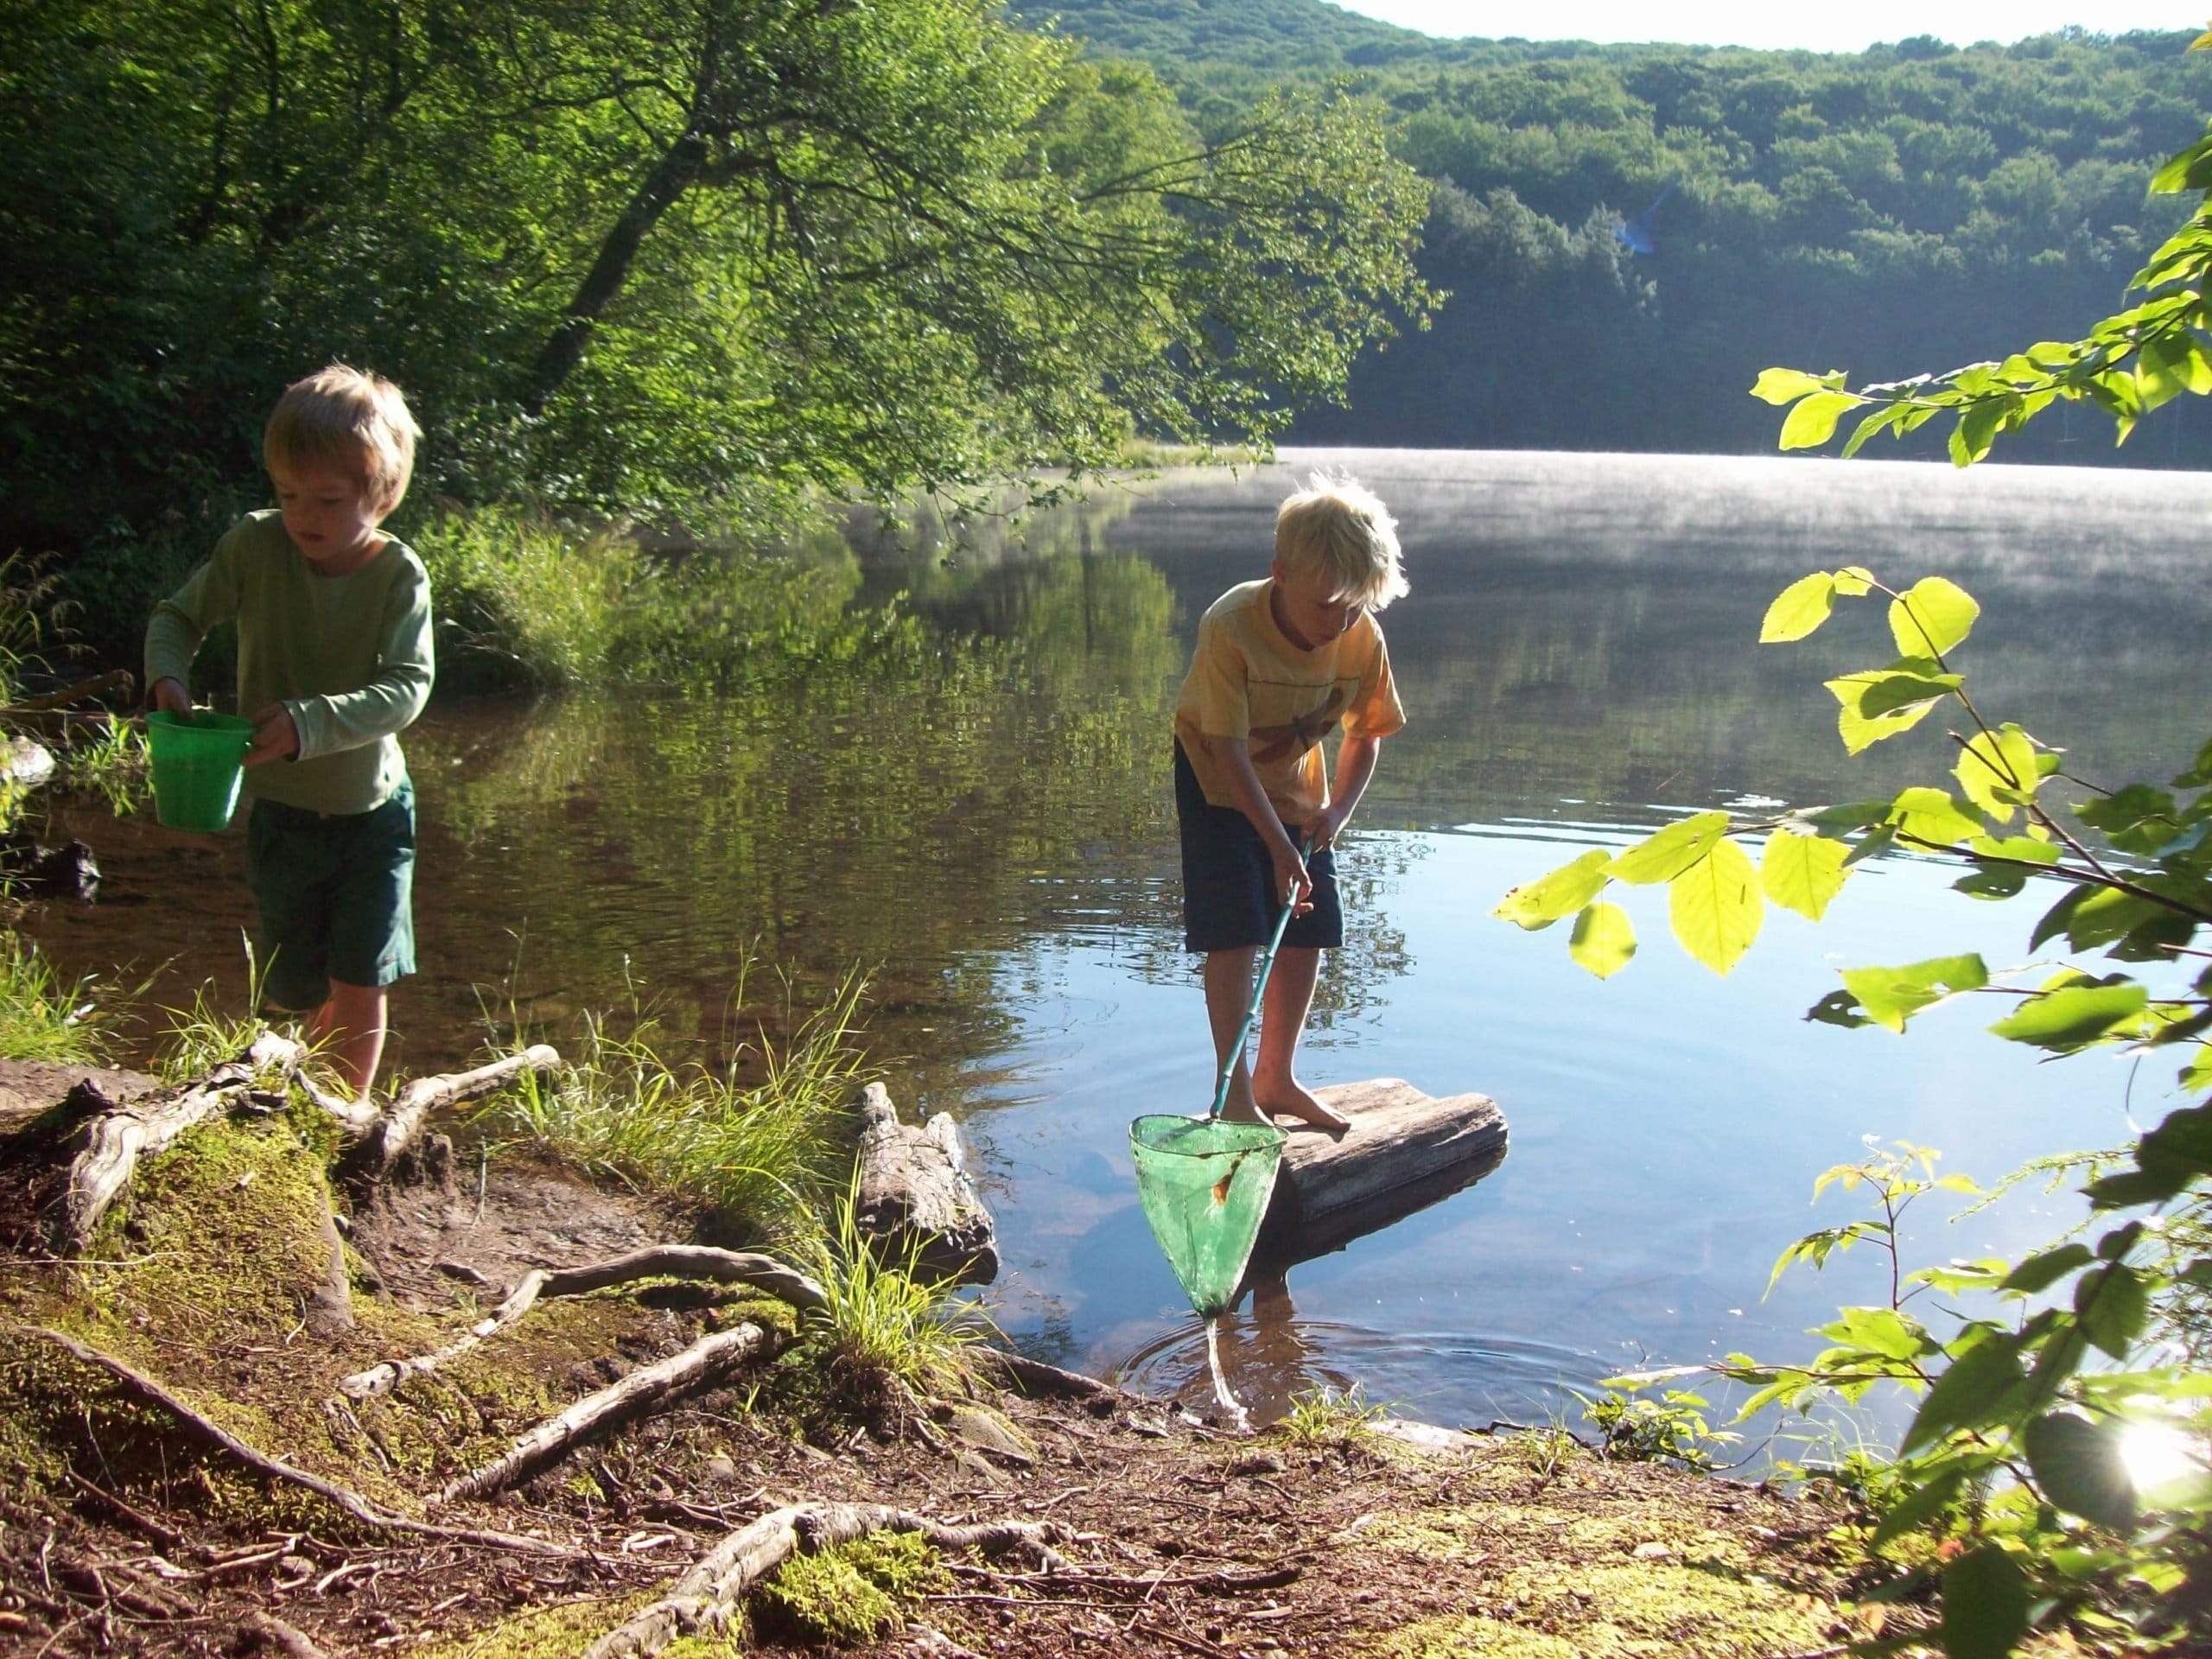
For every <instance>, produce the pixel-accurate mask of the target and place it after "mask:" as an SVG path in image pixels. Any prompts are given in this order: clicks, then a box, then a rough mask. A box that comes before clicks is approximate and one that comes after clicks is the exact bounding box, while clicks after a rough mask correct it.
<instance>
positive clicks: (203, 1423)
mask: <svg viewBox="0 0 2212 1659" xmlns="http://www.w3.org/2000/svg"><path fill="white" fill-rule="evenodd" d="M14 1328H15V1329H16V1330H18V1331H21V1332H24V1333H26V1334H28V1335H30V1336H35V1337H39V1338H43V1339H44V1340H46V1341H48V1342H51V1343H54V1344H57V1345H58V1346H60V1347H62V1348H66V1349H67V1350H68V1351H69V1352H70V1353H71V1354H73V1356H75V1357H76V1358H77V1359H79V1361H81V1362H82V1363H85V1364H86V1365H90V1366H92V1367H94V1368H96V1369H98V1370H103V1371H105V1372H106V1373H107V1374H108V1375H109V1376H112V1377H114V1378H115V1379H116V1381H118V1383H121V1384H122V1385H123V1388H124V1392H125V1393H127V1394H128V1395H130V1396H131V1398H133V1399H135V1400H137V1401H139V1402H142V1403H143V1404H146V1405H149V1406H152V1407H153V1408H155V1409H156V1410H157V1411H160V1412H162V1413H163V1414H166V1415H167V1416H168V1417H169V1418H170V1419H171V1420H172V1421H175V1423H176V1425H177V1426H178V1427H180V1428H181V1429H183V1430H184V1431H185V1433H187V1434H188V1435H189V1436H190V1437H191V1438H192V1439H194V1440H197V1441H199V1442H200V1444H201V1445H203V1446H207V1447H208V1448H209V1449H210V1450H211V1451H214V1452H219V1453H220V1454H222V1455H223V1456H225V1457H227V1458H229V1459H231V1460H232V1462H234V1463H238V1464H240V1465H243V1466H245V1468H247V1469H250V1470H251V1471H253V1472H254V1473H256V1474H257V1475H260V1476H261V1477H263V1478H264V1479H268V1480H275V1481H282V1482H284V1483H286V1484H289V1485H293V1486H299V1487H303V1488H304V1489H306V1490H307V1491H310V1492H313V1493H315V1495H316V1496H317V1497H323V1498H327V1499H328V1500H329V1501H330V1502H331V1503H334V1504H336V1505H337V1506H338V1507H339V1508H340V1509H341V1510H344V1511H345V1512H346V1514H347V1515H349V1516H353V1519H355V1520H356V1521H359V1522H361V1523H362V1524H363V1525H364V1526H370V1527H378V1528H383V1529H389V1530H391V1531H395V1532H410V1533H415V1534H418V1535H421V1536H423V1537H426V1538H442V1539H445V1540H447V1541H449V1542H453V1543H463V1544H481V1545H484V1546H486V1547H487V1548H493V1549H514V1550H521V1551H524V1552H525V1553H527V1554H533V1555H557V1556H560V1557H562V1558H563V1559H564V1560H579V1559H590V1552H589V1551H588V1550H582V1549H578V1548H575V1547H574V1546H573V1545H569V1544H556V1543H552V1542H550V1541H547V1540H545V1539H543V1538H524V1537H519V1536H517V1535H515V1534H513V1533H506V1532H486V1531H480V1530H479V1529H475V1528H472V1527H443V1526H439V1525H437V1524H436V1523H435V1522H429V1521H414V1520H410V1519H409V1518H408V1517H407V1516H404V1515H393V1514H391V1513H390V1512H389V1511H387V1510H380V1509H378V1507H377V1506H376V1505H375V1504H373V1503H370V1502H369V1500H368V1499H367V1498H365V1497H362V1496H361V1495H360V1494H359V1492H357V1491H353V1490H352V1489H351V1488H350V1487H346V1486H340V1485H339V1484H337V1483H336V1482H335V1481H329V1480H325V1479H324V1478H322V1477H321V1475H313V1474H309V1473H308V1471H306V1470H304V1469H296V1468H294V1467H293V1466H292V1465H290V1464H289V1463H285V1462H283V1461H282V1460H281V1459H277V1458H272V1457H270V1455H269V1454H268V1453H267V1452H260V1451H257V1450H256V1449H255V1448H254V1447H252V1446H248V1445H247V1444H246V1443H245V1441H244V1440H240V1439H239V1438H238V1436H237V1435H235V1434H233V1433H231V1431H230V1430H228V1429H227V1428H225V1427H223V1426H222V1425H221V1424H219V1423H218V1422H216V1421H213V1419H211V1418H208V1417H206V1416H203V1415H201V1414H200V1413H199V1412H197V1411H194V1409H193V1408H191V1407H190V1406H188V1405H186V1404H185V1403H184V1402H183V1401H181V1400H180V1399H178V1398H177V1397H176V1396H175V1395H173V1394H171V1393H170V1392H169V1391H168V1389H165V1388H163V1387H162V1385H161V1384H160V1383H156V1382H155V1381H154V1379H153V1378H151V1377H150V1376H146V1375H145V1374H144V1373H143V1372H142V1371H138V1370H133V1369H132V1368H131V1367H130V1366H129V1365H126V1364H124V1363H123V1361H121V1360H119V1359H118V1358H116V1357H114V1356H113V1355H112V1354H105V1353H102V1352H101V1351H99V1349H97V1348H93V1347H91V1346H89V1345H87V1344H85V1343H81V1342H79V1341H78V1340H77V1339H76V1338H74V1337H72V1336H68V1335H67V1334H65V1333H64V1332H60V1331H54V1330H49V1329H48V1328H47V1327H46V1326H44V1325H17V1326H16V1327H14Z"/></svg>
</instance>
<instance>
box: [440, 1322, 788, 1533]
mask: <svg viewBox="0 0 2212 1659" xmlns="http://www.w3.org/2000/svg"><path fill="white" fill-rule="evenodd" d="M772 1347H773V1344H772V1339H771V1338H770V1337H769V1335H768V1333H767V1332H766V1331H763V1330H762V1329H761V1328H760V1326H759V1325H732V1326H731V1327H730V1328H729V1329H728V1330H727V1331H717V1332H713V1333H711V1334H710V1335H708V1336H704V1337H702V1338H699V1340H698V1341H696V1342H695V1343H693V1344H691V1345H690V1347H689V1348H686V1349H685V1350H683V1352H681V1353H679V1354H671V1356H670V1357H668V1358H666V1359H664V1360H658V1361H656V1362H655V1363H652V1364H651V1365H641V1366H639V1368H638V1369H637V1370H634V1371H632V1372H631V1373H630V1374H629V1376H626V1377H624V1378H623V1379H622V1380H621V1381H620V1383H615V1384H613V1386H612V1387H611V1388H605V1389H600V1390H599V1392H598V1393H596V1394H590V1395H585V1396H584V1397H583V1398H582V1399H581V1400H579V1401H577V1402H575V1404H574V1405H572V1406H570V1407H569V1408H568V1409H567V1410H566V1411H563V1412H561V1413H559V1414H556V1415H555V1416H551V1417H549V1418H547V1419H546V1420H545V1421H543V1422H542V1423H540V1424H538V1425H537V1427H535V1428H533V1429H531V1431H530V1433H527V1434H525V1435H524V1436H523V1437H522V1438H521V1439H520V1440H517V1441H516V1442H515V1443H514V1444H513V1445H512V1446H509V1447H508V1448H507V1450H506V1451H505V1452H503V1453H501V1454H500V1455H499V1457H497V1458H495V1459H493V1460H492V1461H491V1462H490V1463H487V1464H486V1465H484V1466H483V1467H482V1468H480V1469H474V1470H471V1471H469V1472H468V1473H467V1474H465V1475H463V1476H462V1477H461V1478H460V1479H459V1480H456V1481H453V1482H451V1483H449V1484H448V1485H447V1486H446V1487H445V1488H444V1490H442V1491H440V1492H439V1493H438V1495H437V1496H436V1497H434V1498H432V1499H431V1500H430V1501H431V1502H432V1503H454V1502H455V1501H456V1500H458V1499H461V1498H464V1497H488V1496H490V1495H491V1494H492V1493H493V1492H499V1491H505V1490H506V1489H507V1488H508V1487H510V1486H518V1485H520V1484H522V1483H523V1482H524V1481H526V1480H528V1479H529V1478H531V1476H533V1475H536V1474H539V1473H542V1472H543V1471H545V1470H547V1469H550V1467H552V1465H555V1464H556V1463H558V1462H559V1461H560V1460H561V1459H563V1458H565V1457H567V1456H568V1455H569V1452H572V1451H574V1450H575V1448H576V1447H577V1446H581V1445H582V1444H583V1443H584V1442H585V1441H586V1440H590V1439H591V1438H592V1437H594V1435H598V1434H603V1433H607V1431H608V1430H610V1429H613V1428H617V1427H620V1426H621V1425H622V1424H624V1423H626V1422H629V1421H632V1420H633V1419H635V1418H639V1417H644V1416H647V1415H650V1414H652V1412H653V1411H654V1410H655V1409H656V1408H658V1407H660V1406H663V1405H665V1404H668V1403H669V1402H672V1401H676V1400H680V1399H683V1398H685V1397H687V1396H688V1395H694V1394H697V1393H699V1392H701V1391H702V1390H703V1389H711V1388H713V1387H715V1385H716V1384H717V1383H721V1382H722V1381H723V1380H724V1379H725V1378H726V1377H728V1376H729V1375H730V1374H731V1373H732V1372H734V1371H735V1370H738V1369H739V1368H740V1367H741V1366H743V1365H745V1364H747V1363H750V1362H751V1361H753V1360H754V1359H756V1358H759V1357H762V1356H763V1355H766V1354H767V1353H769V1352H771V1351H772Z"/></svg>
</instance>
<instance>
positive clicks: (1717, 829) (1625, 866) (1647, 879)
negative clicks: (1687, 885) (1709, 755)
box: [1611, 812, 1728, 886]
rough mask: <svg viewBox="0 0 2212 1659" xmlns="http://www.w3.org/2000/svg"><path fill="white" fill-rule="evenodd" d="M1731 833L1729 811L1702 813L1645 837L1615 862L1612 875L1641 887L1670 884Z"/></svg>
mask: <svg viewBox="0 0 2212 1659" xmlns="http://www.w3.org/2000/svg"><path fill="white" fill-rule="evenodd" d="M1727 832H1728V815H1727V814H1726V812H1699V813H1695V814H1693V815H1692V816H1691V817H1687V818H1684V819H1681V821H1680V822H1679V823H1670V824H1669V825H1668V826H1667V827H1666V828H1665V829H1661V830H1658V831H1657V832H1656V833H1655V834H1652V835H1649V836H1645V837H1644V838H1643V840H1642V841H1640V842H1637V844H1636V845H1635V846H1633V847H1631V848H1630V849H1628V850H1627V851H1626V852H1624V853H1623V854H1622V855H1620V856H1619V857H1618V858H1616V859H1615V860H1614V861H1613V862H1612V868H1611V874H1613V875H1616V876H1618V878H1619V879H1620V880H1624V881H1630V882H1634V883H1636V884H1637V885H1638V886H1643V885H1648V884H1649V883H1651V882H1655V881H1671V880H1674V879H1675V877H1676V876H1678V875H1680V874H1681V873H1682V872H1683V871H1684V870H1686V869H1688V868H1689V867H1690V866H1691V865H1693V864H1694V863H1696V862H1697V861H1698V860H1700V858H1703V857H1704V856H1705V855H1706V853H1707V850H1708V849H1711V847H1712V846H1713V843H1714V842H1717V841H1719V839H1720V838H1721V836H1724V835H1726V834H1727Z"/></svg>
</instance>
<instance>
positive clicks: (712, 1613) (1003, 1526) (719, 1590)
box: [584, 1503, 1076, 1659]
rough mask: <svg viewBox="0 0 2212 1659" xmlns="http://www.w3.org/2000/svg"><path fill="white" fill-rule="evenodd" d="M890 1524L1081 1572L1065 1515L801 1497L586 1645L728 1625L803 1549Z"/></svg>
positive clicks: (652, 1646) (629, 1644) (603, 1656)
mask: <svg viewBox="0 0 2212 1659" xmlns="http://www.w3.org/2000/svg"><path fill="white" fill-rule="evenodd" d="M886 1530H889V1531H895V1532H918V1533H920V1534H921V1535H922V1536H924V1537H925V1538H926V1539H928V1540H929V1541H930V1542H931V1543H932V1544H935V1545H936V1546H937V1547H938V1548H940V1549H979V1550H982V1552H984V1553H985V1554H1003V1553H1004V1552H1006V1551H1008V1550H1015V1549H1019V1550H1026V1551H1027V1552H1029V1553H1030V1554H1033V1555H1034V1556H1035V1557H1036V1558H1037V1559H1038V1560H1039V1562H1040V1563H1042V1564H1043V1565H1044V1567H1046V1569H1047V1570H1049V1571H1052V1572H1062V1573H1073V1572H1075V1571H1076V1568H1075V1566H1074V1563H1072V1562H1071V1561H1070V1560H1068V1559H1067V1558H1066V1557H1065V1555H1062V1554H1060V1553H1059V1552H1058V1550H1057V1549H1054V1548H1052V1546H1053V1545H1054V1544H1057V1543H1071V1542H1073V1541H1074V1536H1075V1535H1074V1534H1073V1533H1071V1532H1070V1531H1069V1530H1068V1529H1066V1528H1065V1527H1063V1526H1061V1525H1060V1524H1058V1522H1052V1521H1043V1522H999V1523H996V1524H991V1525H980V1526H971V1527H954V1526H948V1525H946V1524H945V1523H944V1522H941V1521H932V1520H931V1519H930V1518H929V1517H928V1516H924V1515H916V1514H914V1513H913V1512H912V1510H894V1509H892V1508H890V1507H889V1506H887V1505H886V1504H880V1503H803V1504H794V1505H791V1506H790V1507H787V1508H785V1509H779V1510H771V1511H770V1512H769V1513H768V1514H766V1515H764V1516H761V1517H760V1519H759V1520H758V1521H755V1522H752V1523H751V1524H750V1525H748V1526H746V1527H743V1528H741V1529H739V1530H738V1531H736V1532H734V1533H732V1534H731V1535H729V1536H728V1537H727V1538H725V1539H723V1540H722V1541H721V1543H719V1544H717V1545H715V1548H713V1549H711V1550H709V1552H708V1553H707V1554H704V1555H702V1556H701V1557H700V1558H699V1560H697V1561H696V1562H695V1563H694V1564H693V1565H692V1567H691V1568H690V1570H689V1571H688V1572H686V1573H684V1574H683V1577H682V1578H680V1579H678V1580H677V1581H676V1583H675V1584H674V1585H673V1586H671V1588H670V1590H669V1592H668V1594H666V1595H665V1596H664V1597H662V1598H661V1599H659V1600H658V1601H656V1602H654V1603H653V1604H652V1605H651V1606H649V1607H645V1608H644V1609H642V1610H640V1611H639V1612H638V1613H636V1614H635V1615H634V1616H632V1618H628V1619H626V1620H625V1621H624V1622H623V1623H622V1624H620V1625H618V1626H617V1627H616V1628H615V1629H613V1630H609V1631H608V1632H607V1634H606V1635H605V1636H602V1637H600V1639H599V1640H598V1641H596V1642H594V1643H592V1644H591V1646H590V1647H588V1648H587V1649H584V1659H632V1656H637V1659H643V1656H645V1655H648V1654H655V1653H658V1652H659V1651H660V1650H661V1649H663V1648H664V1647H667V1646H668V1645H669V1644H670V1643H672V1642H674V1641H676V1640H677V1638H678V1637H684V1636H690V1635H694V1634H698V1633H702V1632H703V1633H713V1632H715V1631H720V1630H726V1629H728V1626H729V1624H730V1621H731V1619H732V1618H734V1617H735V1616H736V1613H737V1608H738V1604H739V1603H740V1601H741V1600H742V1599H743V1598H744V1595H745V1592H747V1590H749V1589H751V1588H752V1587H753V1585H755V1584H757V1583H759V1582H760V1580H762V1579H764V1578H766V1576H767V1575H768V1574H769V1573H772V1572H774V1571H775V1570H776V1569H777V1568H778V1567H781V1566H782V1565H783V1564H784V1563H785V1561H787V1560H790V1559H791V1557H792V1556H793V1555H794V1554H798V1552H800V1551H801V1550H807V1551H813V1550H820V1549H829V1548H834V1547H835V1546H836V1545H838V1544H845V1543H850V1542H851V1541H853V1540H854V1539H855V1538H862V1537H865V1536H867V1535H868V1534H869V1533H872V1532H882V1531H886Z"/></svg>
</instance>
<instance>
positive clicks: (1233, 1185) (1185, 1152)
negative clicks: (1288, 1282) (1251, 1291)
mask: <svg viewBox="0 0 2212 1659" xmlns="http://www.w3.org/2000/svg"><path fill="white" fill-rule="evenodd" d="M1289 1138H1290V1137H1289V1136H1288V1135H1285V1134H1284V1133H1283V1132H1282V1131H1281V1129H1279V1128H1275V1126H1274V1124H1272V1123H1231V1122H1226V1121H1224V1119H1221V1118H1217V1117H1177V1116H1173V1114H1170V1113H1153V1114H1150V1115H1147V1116H1144V1117H1140V1118H1138V1119H1137V1120H1136V1121H1135V1122H1134V1123H1132V1124H1130V1125H1129V1154H1130V1156H1131V1157H1133V1158H1135V1160H1136V1166H1137V1198H1138V1199H1139V1200H1140V1201H1141V1203H1142V1205H1144V1218H1145V1219H1146V1220H1147V1221H1148V1222H1150V1223H1151V1224H1152V1236H1154V1238H1156V1239H1158V1240H1159V1241H1160V1254H1161V1255H1165V1256H1166V1258H1167V1265H1168V1266H1169V1267H1171V1268H1174V1269H1175V1277H1176V1278H1177V1279H1178V1280H1179V1281H1181V1283H1182V1286H1183V1288H1184V1290H1185V1291H1186V1292H1187V1293H1188V1294H1189V1295H1190V1298H1191V1306H1192V1307H1194V1308H1196V1309H1197V1310H1198V1313H1199V1314H1200V1315H1201V1316H1202V1317H1204V1318H1205V1319H1211V1318H1213V1317H1214V1316H1215V1315H1216V1314H1217V1313H1227V1312H1228V1311H1229V1310H1230V1308H1231V1307H1232V1306H1235V1305H1236V1293H1237V1291H1238V1290H1239V1288H1241V1287H1242V1286H1243V1281H1244V1267H1245V1263H1246V1262H1248V1261H1249V1260H1250V1258H1251V1255H1252V1241H1253V1240H1254V1239H1255V1238H1257V1237H1258V1236H1260V1224H1261V1222H1262V1220H1264V1219H1265V1218H1266V1217H1267V1213H1268V1199H1269V1198H1272V1197H1274V1190H1275V1173H1276V1172H1277V1171H1278V1170H1279V1169H1281V1166H1282V1149H1283V1143H1284V1142H1285V1141H1287V1140H1289Z"/></svg>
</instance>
